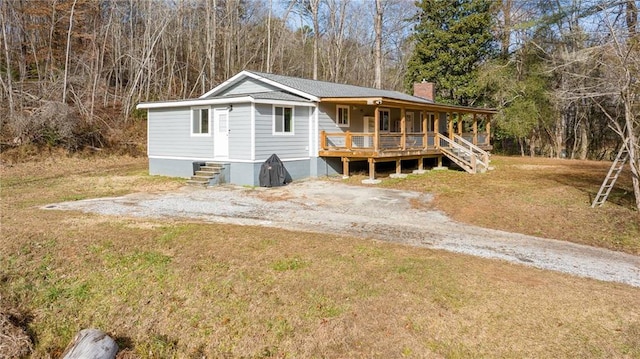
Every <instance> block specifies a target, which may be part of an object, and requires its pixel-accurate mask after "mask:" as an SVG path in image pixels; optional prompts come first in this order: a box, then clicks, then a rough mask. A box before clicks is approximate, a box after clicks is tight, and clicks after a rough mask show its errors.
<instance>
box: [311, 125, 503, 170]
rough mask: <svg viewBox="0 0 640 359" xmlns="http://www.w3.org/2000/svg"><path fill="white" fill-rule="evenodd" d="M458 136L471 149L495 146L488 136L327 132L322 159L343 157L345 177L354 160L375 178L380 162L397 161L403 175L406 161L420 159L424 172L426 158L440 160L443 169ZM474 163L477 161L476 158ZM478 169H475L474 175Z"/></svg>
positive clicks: (432, 133)
mask: <svg viewBox="0 0 640 359" xmlns="http://www.w3.org/2000/svg"><path fill="white" fill-rule="evenodd" d="M454 137H456V138H457V139H458V140H459V141H463V142H465V143H467V144H468V145H471V144H473V146H471V147H476V148H478V149H480V150H483V151H481V152H484V151H489V150H491V149H492V146H491V145H490V143H489V136H488V135H487V134H486V133H481V134H480V133H461V134H458V135H457V136H454V135H451V136H450V138H451V139H449V136H447V137H445V136H443V135H442V134H440V133H437V132H415V133H380V134H379V136H377V137H376V136H375V134H373V133H363V132H350V131H346V132H325V131H322V132H321V134H320V148H321V149H320V151H319V155H320V156H321V157H337V158H341V160H342V164H343V176H345V177H348V176H349V163H350V162H352V161H368V162H369V177H370V179H371V180H373V179H374V178H375V164H376V163H378V162H393V161H395V162H396V173H397V174H398V175H400V174H401V172H402V167H401V166H402V161H403V160H418V171H422V170H423V163H424V159H425V158H437V159H438V166H442V158H443V157H449V158H451V155H452V153H451V151H450V149H451V144H452V142H454V141H453V139H454ZM474 161H475V159H474ZM475 171H476V168H475V166H474V168H473V173H475Z"/></svg>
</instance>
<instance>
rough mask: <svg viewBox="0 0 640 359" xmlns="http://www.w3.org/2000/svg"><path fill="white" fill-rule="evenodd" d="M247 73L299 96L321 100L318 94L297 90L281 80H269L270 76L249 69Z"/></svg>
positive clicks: (316, 100)
mask: <svg viewBox="0 0 640 359" xmlns="http://www.w3.org/2000/svg"><path fill="white" fill-rule="evenodd" d="M243 72H244V71H243ZM241 73H242V72H241ZM245 75H247V76H249V77H251V78H253V79H256V80H258V81H262V82H264V83H266V84H269V85H271V86H275V87H277V88H280V89H283V90H285V91H288V92H291V93H293V94H296V95H298V96H302V97H304V98H307V99H309V100H311V101H315V102H318V101H320V99H319V98H318V97H316V96H313V95H311V94H308V93H306V92H303V91H300V90H296V89H294V88H292V87H289V86H285V85H283V84H281V83H279V82H276V81H271V80H269V79H268V78H265V77H262V76H259V75H256V74H254V73H251V72H248V71H247V73H246V74H245ZM234 77H235V76H234Z"/></svg>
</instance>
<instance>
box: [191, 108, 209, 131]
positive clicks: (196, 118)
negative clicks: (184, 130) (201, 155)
mask: <svg viewBox="0 0 640 359" xmlns="http://www.w3.org/2000/svg"><path fill="white" fill-rule="evenodd" d="M210 129H211V123H210V119H209V108H194V109H191V134H192V135H196V136H197V135H210V134H211V131H210Z"/></svg>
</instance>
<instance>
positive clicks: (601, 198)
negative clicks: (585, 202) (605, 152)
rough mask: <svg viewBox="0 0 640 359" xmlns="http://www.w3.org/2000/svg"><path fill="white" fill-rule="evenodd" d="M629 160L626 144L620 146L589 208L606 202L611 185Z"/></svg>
mask: <svg viewBox="0 0 640 359" xmlns="http://www.w3.org/2000/svg"><path fill="white" fill-rule="evenodd" d="M627 160H629V152H628V151H627V146H626V144H624V143H623V144H622V147H620V150H619V151H618V155H617V156H616V159H615V160H614V161H613V163H612V164H611V168H609V173H607V177H606V178H605V179H604V181H603V182H602V186H600V190H599V191H598V194H597V195H596V197H595V198H594V199H593V203H592V204H591V208H595V207H596V206H597V207H600V206H602V205H603V204H604V202H606V201H607V198H608V197H609V193H611V189H612V188H613V185H614V184H615V183H616V180H617V179H618V177H619V176H620V173H621V172H622V168H623V167H624V164H625V163H627Z"/></svg>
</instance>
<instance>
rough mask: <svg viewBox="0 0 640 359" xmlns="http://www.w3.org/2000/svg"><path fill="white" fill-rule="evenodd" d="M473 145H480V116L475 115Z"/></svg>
mask: <svg viewBox="0 0 640 359" xmlns="http://www.w3.org/2000/svg"><path fill="white" fill-rule="evenodd" d="M473 144H474V145H476V146H477V145H478V114H477V113H474V114H473Z"/></svg>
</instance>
